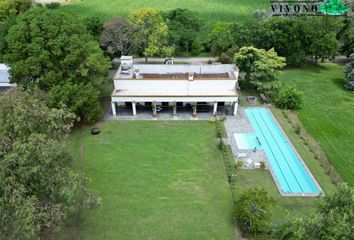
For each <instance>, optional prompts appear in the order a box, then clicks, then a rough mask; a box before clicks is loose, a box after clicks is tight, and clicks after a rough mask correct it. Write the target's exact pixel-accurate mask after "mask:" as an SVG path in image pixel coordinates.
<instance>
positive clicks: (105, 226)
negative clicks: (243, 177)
mask: <svg viewBox="0 0 354 240" xmlns="http://www.w3.org/2000/svg"><path fill="white" fill-rule="evenodd" d="M98 126H99V127H100V128H101V130H102V132H101V134H100V135H97V136H92V135H90V133H89V128H85V129H84V130H83V136H82V139H83V153H84V161H83V166H84V171H85V173H86V174H87V176H88V177H90V178H91V179H92V181H91V184H90V188H91V189H92V190H93V192H95V193H96V194H97V195H98V196H100V197H101V198H102V205H101V206H100V207H98V208H97V209H96V210H93V211H84V214H83V219H82V223H81V228H80V230H79V236H80V237H81V238H80V239H85V240H86V239H88V240H89V239H233V237H234V234H235V230H234V227H233V224H232V216H231V213H232V201H231V192H230V190H229V186H228V183H227V181H226V177H225V168H224V165H223V161H222V157H221V154H220V152H219V150H218V149H217V140H216V130H215V126H214V125H213V124H211V123H208V122H206V121H203V122H188V121H187V122H183V121H178V122H171V121H169V122H160V121H159V122H153V121H137V122H134V121H128V122H124V121H107V122H102V123H100V124H98ZM80 141H81V137H80V133H79V132H75V133H74V134H73V136H72V146H73V149H74V153H75V155H76V156H77V159H78V155H79V152H80ZM75 165H76V166H77V165H78V162H76V163H75ZM75 231H78V229H74V230H73V231H70V230H69V231H67V233H65V234H64V235H63V236H62V238H63V239H68V238H69V237H67V234H72V233H73V232H75Z"/></svg>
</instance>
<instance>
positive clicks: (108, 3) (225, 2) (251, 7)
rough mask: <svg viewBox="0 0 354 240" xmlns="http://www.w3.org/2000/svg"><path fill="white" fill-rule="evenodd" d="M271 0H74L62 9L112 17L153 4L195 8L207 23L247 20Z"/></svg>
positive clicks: (167, 7)
mask: <svg viewBox="0 0 354 240" xmlns="http://www.w3.org/2000/svg"><path fill="white" fill-rule="evenodd" d="M269 5H270V4H269V1H268V0H252V1H249V0H208V1H200V0H166V1H161V0H149V1H144V0H135V1H131V0H81V1H79V0H76V1H75V0H74V1H70V3H69V4H67V5H65V6H64V7H63V9H64V10H65V11H67V12H70V13H73V14H75V15H76V16H79V17H81V18H84V17H88V16H99V17H101V18H103V19H109V18H111V17H112V16H116V15H122V16H126V15H128V14H129V12H131V11H132V10H134V9H138V8H142V7H153V8H156V9H159V10H161V11H168V10H171V9H175V8H187V9H189V10H191V11H194V12H195V13H196V14H197V15H198V16H200V17H201V18H202V19H204V20H205V21H206V22H215V21H244V20H245V19H249V18H250V17H251V15H252V13H253V12H254V11H255V10H256V9H267V8H269Z"/></svg>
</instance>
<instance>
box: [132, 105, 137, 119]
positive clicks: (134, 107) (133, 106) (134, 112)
mask: <svg viewBox="0 0 354 240" xmlns="http://www.w3.org/2000/svg"><path fill="white" fill-rule="evenodd" d="M132 109H133V116H135V115H136V103H135V102H132Z"/></svg>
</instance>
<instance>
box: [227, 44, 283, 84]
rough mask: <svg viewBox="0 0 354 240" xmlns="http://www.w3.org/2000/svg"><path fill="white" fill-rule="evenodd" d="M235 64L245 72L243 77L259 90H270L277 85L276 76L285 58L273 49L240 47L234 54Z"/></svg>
mask: <svg viewBox="0 0 354 240" xmlns="http://www.w3.org/2000/svg"><path fill="white" fill-rule="evenodd" d="M234 62H235V64H236V65H237V66H238V67H239V68H240V69H241V71H244V72H245V73H246V76H245V79H246V81H247V82H249V83H251V84H253V85H254V86H256V87H257V89H258V90H260V91H272V90H275V89H277V88H278V87H279V83H278V81H276V77H277V75H278V73H279V69H281V68H282V67H284V66H285V65H286V64H285V58H284V57H279V56H278V55H277V53H276V52H275V51H274V49H270V50H268V51H266V50H264V49H257V48H255V47H242V48H241V49H240V50H239V51H238V52H237V53H236V54H235V59H234Z"/></svg>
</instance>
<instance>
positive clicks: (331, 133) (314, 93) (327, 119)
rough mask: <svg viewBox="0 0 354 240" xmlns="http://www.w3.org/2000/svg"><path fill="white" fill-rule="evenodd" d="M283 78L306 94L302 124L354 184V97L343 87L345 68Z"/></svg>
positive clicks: (327, 67)
mask: <svg viewBox="0 0 354 240" xmlns="http://www.w3.org/2000/svg"><path fill="white" fill-rule="evenodd" d="M280 78H281V80H282V81H283V82H286V83H289V84H291V85H294V86H296V87H297V88H298V89H299V90H300V91H302V92H303V93H304V95H303V100H304V104H303V108H302V109H301V110H300V111H299V117H300V119H301V121H302V123H303V124H304V126H305V128H306V130H307V131H308V132H309V133H310V134H311V135H312V136H314V137H315V138H316V140H317V141H318V142H319V143H320V144H321V146H322V148H323V149H324V151H325V152H326V154H327V156H328V157H329V159H330V162H331V163H332V165H333V166H334V167H335V169H336V170H337V171H338V172H339V174H340V175H341V176H342V178H343V179H344V180H345V181H347V182H349V183H350V184H351V185H353V184H354V175H353V171H354V157H353V156H354V144H353V143H354V130H353V126H354V94H353V93H352V92H350V91H346V90H345V89H344V87H343V85H344V84H345V80H344V73H343V65H336V64H321V65H319V66H309V67H303V68H298V69H289V70H286V71H284V72H283V74H282V75H281V77H280Z"/></svg>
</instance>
